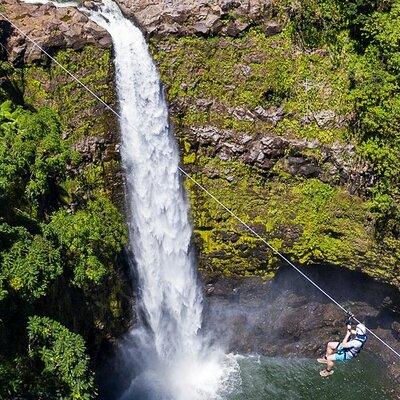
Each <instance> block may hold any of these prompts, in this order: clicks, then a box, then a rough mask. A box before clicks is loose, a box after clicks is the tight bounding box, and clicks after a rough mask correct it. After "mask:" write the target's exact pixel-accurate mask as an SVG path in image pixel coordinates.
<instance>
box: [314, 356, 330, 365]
mask: <svg viewBox="0 0 400 400" xmlns="http://www.w3.org/2000/svg"><path fill="white" fill-rule="evenodd" d="M317 361H318V362H319V363H320V364H326V363H327V362H328V361H327V360H326V358H325V357H321V358H317Z"/></svg>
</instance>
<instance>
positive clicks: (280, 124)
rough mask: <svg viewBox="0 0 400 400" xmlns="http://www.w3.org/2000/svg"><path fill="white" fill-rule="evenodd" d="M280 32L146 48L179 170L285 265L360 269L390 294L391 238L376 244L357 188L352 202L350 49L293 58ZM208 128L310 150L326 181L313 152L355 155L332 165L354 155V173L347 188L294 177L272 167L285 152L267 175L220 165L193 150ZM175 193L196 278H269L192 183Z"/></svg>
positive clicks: (265, 261)
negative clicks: (190, 234) (188, 219)
mask: <svg viewBox="0 0 400 400" xmlns="http://www.w3.org/2000/svg"><path fill="white" fill-rule="evenodd" d="M290 30H291V28H290V26H289V25H288V26H286V28H284V29H283V30H282V32H281V33H278V34H276V35H273V36H266V35H265V34H264V33H263V32H262V30H261V29H259V28H257V27H255V28H253V29H251V30H250V31H248V32H246V33H243V34H242V35H240V36H239V37H237V38H228V37H203V38H202V37H169V38H164V39H152V42H151V46H150V47H151V50H152V52H153V55H154V58H155V60H156V62H157V64H158V66H159V70H160V75H161V78H162V81H163V82H164V84H165V85H166V89H167V98H168V101H169V103H170V106H171V119H172V121H173V123H174V125H175V129H176V134H177V136H178V137H179V138H180V141H181V148H182V154H183V163H184V166H185V168H186V169H187V170H188V171H190V172H191V173H192V174H193V176H194V178H195V179H197V180H198V181H199V182H200V183H201V184H202V185H203V186H205V187H206V188H207V189H208V190H210V192H211V193H212V194H213V195H215V196H216V197H217V198H218V199H219V200H220V201H222V203H224V204H225V205H226V206H227V207H228V208H230V209H231V210H232V211H233V212H234V213H235V214H237V215H238V216H239V217H240V218H241V219H243V221H244V222H246V224H249V226H250V227H251V228H252V229H254V230H255V231H256V232H257V233H259V234H260V235H261V236H262V237H265V238H266V239H267V240H268V241H269V242H270V243H271V244H272V245H273V246H274V247H275V248H276V249H278V250H280V251H282V252H283V253H284V254H286V255H287V256H289V257H290V258H291V259H293V260H294V261H295V262H297V263H299V264H303V265H312V264H315V263H322V264H323V263H326V264H332V265H338V266H343V267H346V268H349V269H359V270H362V271H363V272H365V273H367V274H369V275H371V276H373V277H376V278H378V279H380V280H383V281H386V282H389V283H391V284H394V285H396V286H400V281H399V277H398V276H399V271H398V267H396V265H397V264H398V261H399V255H398V252H397V250H395V247H396V246H397V245H398V244H399V240H398V239H396V238H395V237H393V236H392V235H390V234H389V235H387V236H385V235H384V236H383V237H381V238H377V233H376V229H375V221H374V215H373V214H372V213H371V211H370V210H371V205H370V201H369V200H368V196H366V197H364V196H365V195H366V194H368V188H366V190H364V191H363V190H361V191H360V193H361V194H362V195H356V194H354V193H355V192H356V193H357V192H358V191H357V190H354V187H355V186H357V184H358V182H357V181H358V179H359V176H358V174H360V176H361V175H362V174H364V173H365V171H366V168H367V167H366V164H363V163H364V161H363V160H362V157H359V156H358V155H357V152H358V148H357V140H356V138H355V137H354V134H353V132H352V129H351V128H352V123H353V122H354V121H353V119H354V115H353V107H354V105H353V103H352V100H351V96H350V95H349V92H350V89H351V84H352V83H351V72H350V71H351V63H352V62H353V61H354V59H352V56H351V54H350V53H351V52H348V44H347V43H348V41H349V40H348V38H347V36H346V34H345V33H343V34H342V37H341V38H340V40H341V41H342V43H343V46H342V48H341V49H340V50H338V49H336V50H335V51H334V52H332V51H331V50H330V49H329V47H328V46H326V47H325V48H321V49H314V50H303V49H301V48H300V47H299V46H297V45H296V44H295V42H294V41H293V38H292V37H291V31H290ZM208 127H213V128H215V130H216V131H218V130H219V131H222V130H229V131H230V132H237V133H238V136H240V135H242V136H243V135H248V136H249V137H250V138H252V139H249V140H254V138H257V137H263V136H266V135H268V136H272V137H273V136H283V137H285V138H287V139H289V140H300V141H301V140H306V141H309V142H312V141H315V142H316V143H317V145H316V147H314V148H310V149H305V150H304V151H303V152H302V154H301V156H303V157H311V158H312V159H315V160H316V162H317V163H318V167H319V168H320V169H321V171H323V173H322V174H321V176H323V175H324V173H325V175H326V174H327V173H328V174H329V170H330V168H331V167H330V162H331V161H332V160H331V159H328V158H327V157H326V156H325V154H324V152H323V146H330V147H331V148H337V146H343V148H347V147H348V148H349V149H350V148H354V149H355V150H354V154H352V155H350V153H349V157H348V158H347V160H346V154H343V163H346V162H347V161H348V159H350V158H351V157H354V156H355V158H356V159H357V160H358V161H360V166H359V171H355V174H354V175H353V174H352V173H351V174H349V181H346V182H344V181H342V180H340V179H336V180H334V179H332V180H325V179H323V178H321V179H323V181H321V180H320V179H316V178H315V177H308V178H307V177H301V176H293V174H290V173H288V172H287V170H285V169H284V168H282V165H283V164H282V162H283V161H284V157H286V155H284V156H282V160H281V161H282V162H279V160H278V162H277V163H276V165H275V166H274V167H273V168H272V169H270V170H268V172H267V173H266V171H265V170H261V169H259V168H257V167H254V166H251V165H246V164H245V163H243V162H242V161H241V160H240V157H236V158H232V157H229V156H226V155H224V156H221V154H220V153H221V152H218V151H213V149H212V148H211V147H212V146H213V144H211V145H210V146H211V147H210V148H209V149H207V148H206V147H204V145H203V143H201V140H200V139H199V138H197V139H196V137H195V136H196V132H201V130H202V129H203V128H204V129H206V128H208ZM232 135H233V136H234V135H235V134H234V133H233V134H232ZM307 152H308V153H307ZM306 153H307V154H306ZM275 161H276V160H275ZM358 161H357V162H358ZM356 168H357V167H356ZM368 179H369V180H370V181H371V182H372V181H373V177H368ZM352 184H354V185H352ZM186 186H187V189H188V192H189V197H190V201H191V205H192V218H193V224H194V229H195V239H196V240H195V241H196V243H197V246H198V248H199V260H200V269H201V271H202V273H203V274H204V275H205V276H206V278H210V277H213V276H215V275H228V276H250V275H258V276H262V277H263V278H269V277H271V276H272V275H273V274H274V272H275V271H276V269H277V268H278V263H277V259H276V257H274V256H273V254H271V251H270V250H269V249H268V247H267V246H266V245H265V244H264V243H263V242H262V241H261V240H259V239H257V238H256V237H254V235H252V234H251V233H250V232H249V231H248V230H246V229H245V228H244V227H243V226H242V225H241V224H240V222H238V221H237V220H235V219H234V218H233V217H232V216H231V215H230V214H229V213H228V212H227V211H226V210H224V209H223V208H222V207H220V206H219V205H218V204H217V203H216V202H214V200H212V199H211V198H209V197H208V196H207V195H206V194H205V193H204V192H203V191H202V190H200V189H199V188H198V187H197V186H196V185H195V184H193V182H190V181H188V182H187V183H186ZM359 186H360V185H359ZM361 186H365V185H364V184H362V185H361ZM361 186H360V187H361Z"/></svg>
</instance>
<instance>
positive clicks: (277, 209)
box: [186, 157, 397, 282]
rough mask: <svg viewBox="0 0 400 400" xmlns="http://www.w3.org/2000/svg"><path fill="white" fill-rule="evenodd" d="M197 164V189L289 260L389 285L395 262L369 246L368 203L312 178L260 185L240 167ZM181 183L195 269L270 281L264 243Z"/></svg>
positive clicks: (272, 265) (201, 160)
mask: <svg viewBox="0 0 400 400" xmlns="http://www.w3.org/2000/svg"><path fill="white" fill-rule="evenodd" d="M196 165H197V169H196V170H197V171H199V170H200V169H199V166H200V167H201V171H203V172H197V173H195V174H194V177H195V178H196V179H197V180H198V181H199V182H200V183H201V184H202V185H204V186H205V187H206V188H207V189H208V190H209V191H210V192H211V193H212V194H214V195H215V196H216V197H217V198H218V199H219V200H220V201H222V202H223V203H224V204H225V205H226V206H227V207H228V208H229V209H231V210H232V211H233V212H234V213H235V214H236V215H238V216H239V217H240V218H241V219H242V220H243V221H244V222H246V223H247V224H249V225H250V226H251V227H253V229H255V230H256V231H257V232H258V233H259V234H261V235H262V236H263V237H265V238H266V239H267V240H268V241H269V242H270V243H271V244H273V245H274V247H276V248H277V249H279V250H281V251H283V252H284V253H285V254H288V255H289V256H290V257H291V258H292V259H293V260H294V261H296V262H299V263H301V264H315V263H329V264H333V265H346V267H348V268H351V269H356V268H357V269H362V270H364V272H366V273H368V274H370V275H373V276H376V275H379V276H380V277H381V279H382V278H383V279H387V280H388V281H391V282H393V280H394V279H396V278H395V276H396V275H395V273H394V269H395V258H393V257H392V259H391V260H388V259H387V258H388V257H389V254H390V252H388V251H387V249H384V248H382V246H378V245H377V244H376V242H375V239H374V236H373V232H374V230H373V222H372V220H371V216H370V214H369V205H368V203H367V202H366V201H364V200H363V199H361V198H359V197H357V196H352V195H350V194H349V193H348V192H347V190H346V189H345V188H341V187H332V186H330V185H328V184H326V183H323V182H321V181H319V180H317V179H309V180H305V179H300V178H299V179H296V178H288V177H285V178H283V179H282V177H280V176H277V177H275V178H274V179H270V180H266V179H265V178H263V177H262V176H261V175H260V174H259V173H258V171H257V170H256V169H254V168H250V167H248V166H245V165H243V164H241V163H237V162H223V161H221V160H217V159H209V158H205V157H198V158H197V163H196ZM227 176H229V177H230V179H229V181H228V180H227V179H226V177H227ZM186 185H187V187H188V190H189V193H190V198H191V203H192V216H193V221H194V225H195V233H196V235H197V240H198V243H199V245H200V248H201V255H202V257H203V258H202V260H201V261H202V262H201V268H202V270H203V271H204V272H205V273H206V274H214V273H218V274H220V273H222V274H224V275H240V276H246V275H261V276H263V277H270V276H271V274H272V273H273V272H274V271H275V269H276V267H277V263H276V261H277V260H276V258H275V257H273V255H272V254H271V252H270V251H269V250H268V248H267V247H266V246H265V244H263V243H262V242H261V241H260V240H258V239H257V238H255V237H254V235H252V234H251V233H250V232H248V231H247V230H246V229H244V227H243V226H241V224H240V222H238V221H237V220H236V219H235V218H233V217H232V216H231V215H230V214H229V213H228V212H227V211H226V210H224V209H223V208H222V207H221V206H219V205H218V204H217V203H216V202H215V201H214V200H212V199H211V198H210V197H208V196H207V195H206V194H204V192H202V191H200V190H198V188H197V187H196V186H195V185H193V184H192V183H191V182H186ZM396 243H397V242H396ZM393 246H394V244H392V247H393ZM379 254H380V255H382V257H383V258H382V260H385V261H382V260H379V257H380V256H379ZM371 260H374V262H375V266H374V267H371ZM376 263H378V265H376ZM377 271H383V272H377Z"/></svg>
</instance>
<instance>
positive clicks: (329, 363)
mask: <svg viewBox="0 0 400 400" xmlns="http://www.w3.org/2000/svg"><path fill="white" fill-rule="evenodd" d="M326 361H327V363H326V370H327V371H331V370H332V368H333V366H334V365H335V355H334V354H332V355H329V356H328V357H326Z"/></svg>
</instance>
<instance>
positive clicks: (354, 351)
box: [338, 335, 367, 360]
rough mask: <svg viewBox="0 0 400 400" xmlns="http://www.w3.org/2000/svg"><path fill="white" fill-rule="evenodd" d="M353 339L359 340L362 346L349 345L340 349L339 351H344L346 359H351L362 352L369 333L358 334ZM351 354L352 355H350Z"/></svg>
mask: <svg viewBox="0 0 400 400" xmlns="http://www.w3.org/2000/svg"><path fill="white" fill-rule="evenodd" d="M352 340H356V341H357V342H360V343H361V346H360V347H349V348H343V349H341V350H340V351H338V353H339V354H340V353H344V359H345V360H346V359H351V358H355V357H357V356H358V354H359V353H360V351H361V350H362V349H363V347H364V345H365V343H366V341H367V335H362V336H361V335H360V336H356V337H355V338H354V339H352ZM349 356H350V357H349Z"/></svg>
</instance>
